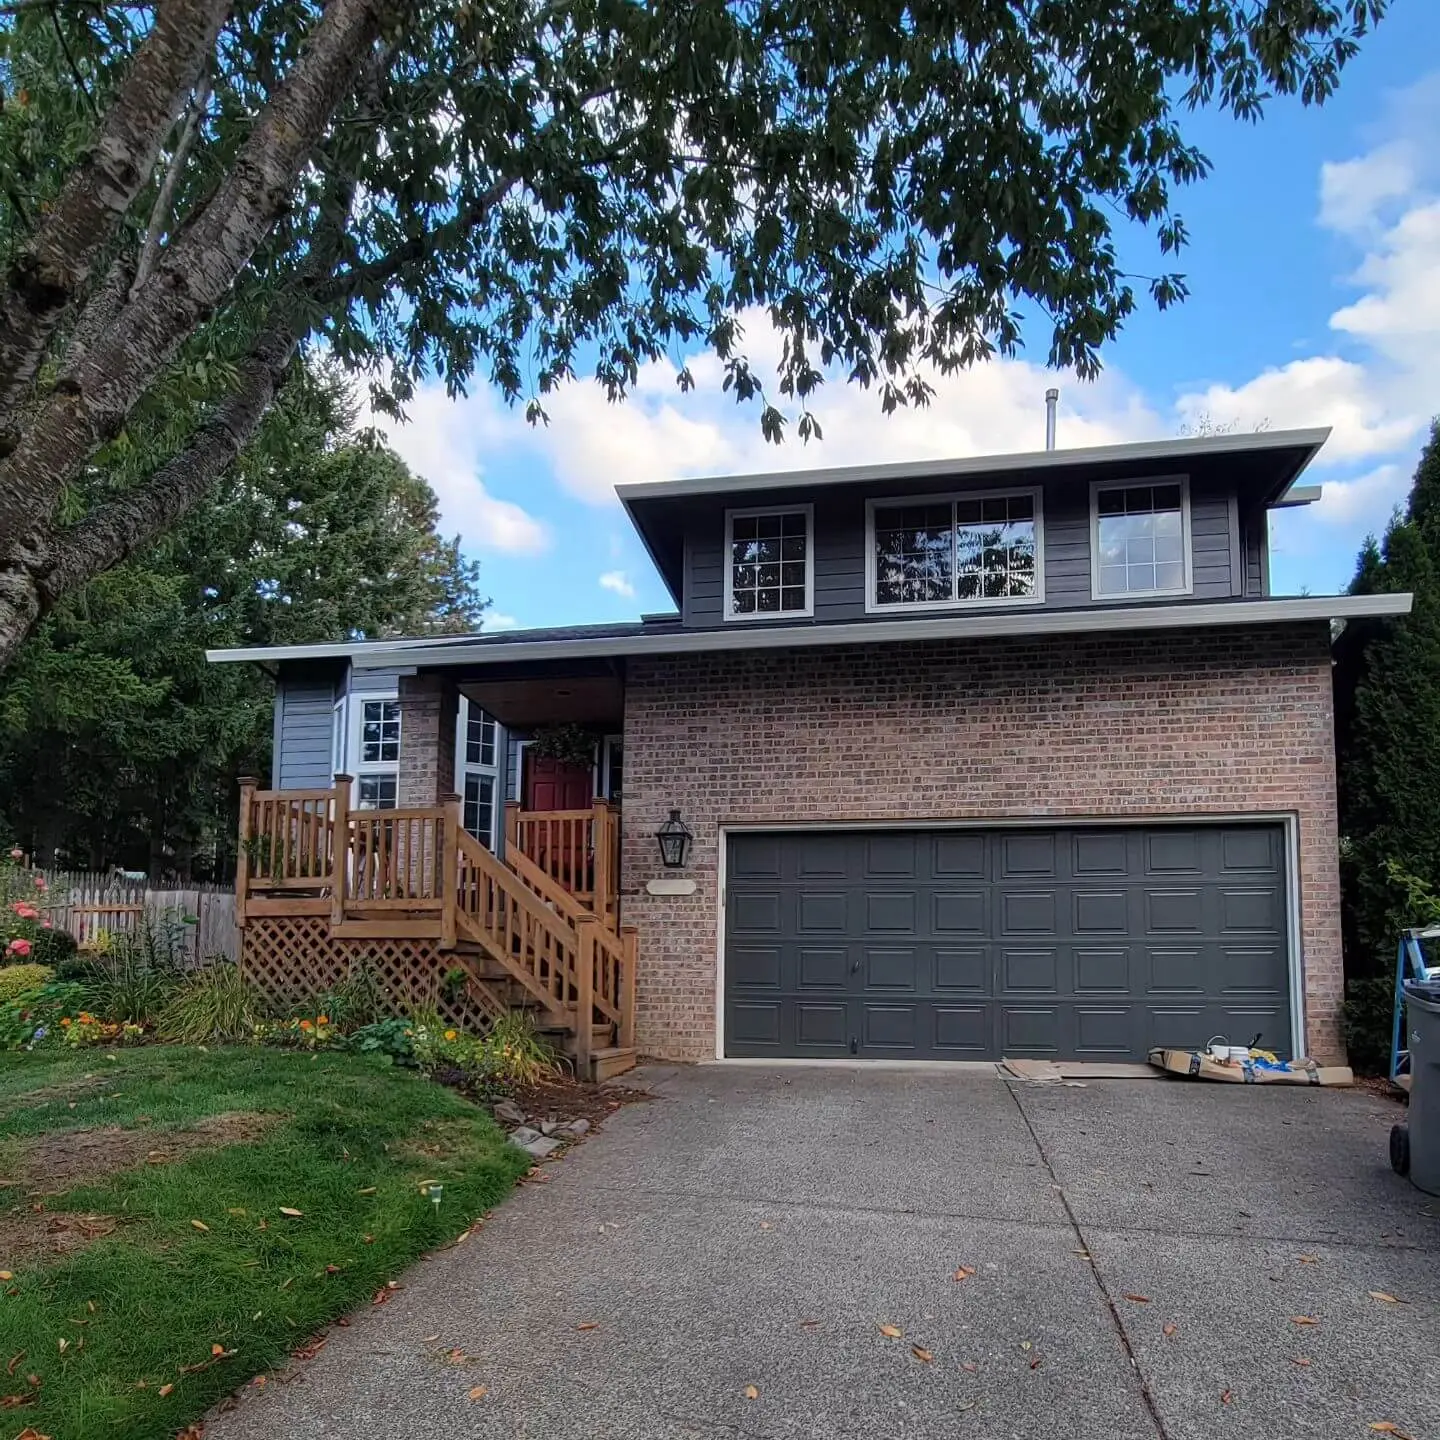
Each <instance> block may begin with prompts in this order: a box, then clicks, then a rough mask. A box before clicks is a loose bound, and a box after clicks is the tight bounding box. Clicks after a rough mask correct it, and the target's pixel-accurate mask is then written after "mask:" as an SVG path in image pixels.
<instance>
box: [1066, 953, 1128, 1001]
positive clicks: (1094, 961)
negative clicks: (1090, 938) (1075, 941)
mask: <svg viewBox="0 0 1440 1440" xmlns="http://www.w3.org/2000/svg"><path fill="white" fill-rule="evenodd" d="M1073 954H1074V957H1075V993H1076V994H1077V995H1098V994H1101V993H1104V992H1107V991H1108V992H1110V993H1113V994H1125V995H1128V994H1129V993H1130V990H1131V987H1132V984H1133V982H1132V980H1131V978H1130V947H1129V946H1128V945H1112V946H1105V947H1100V946H1095V945H1077V946H1076V947H1075V949H1074V951H1073Z"/></svg>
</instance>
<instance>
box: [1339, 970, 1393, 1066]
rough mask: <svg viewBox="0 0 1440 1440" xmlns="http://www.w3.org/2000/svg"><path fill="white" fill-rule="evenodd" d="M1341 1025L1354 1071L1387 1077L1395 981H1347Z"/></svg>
mask: <svg viewBox="0 0 1440 1440" xmlns="http://www.w3.org/2000/svg"><path fill="white" fill-rule="evenodd" d="M1342 1021H1343V1024H1344V1027H1345V1048H1346V1049H1347V1050H1348V1051H1349V1053H1350V1064H1351V1067H1352V1068H1353V1069H1355V1070H1356V1071H1358V1072H1359V1073H1360V1074H1362V1075H1388V1074H1389V1073H1390V1046H1391V1044H1392V1043H1393V1040H1394V1033H1395V1032H1394V1025H1395V977H1394V976H1393V975H1369V976H1364V977H1361V978H1359V979H1354V980H1348V981H1346V983H1345V1009H1344V1012H1343V1016H1342Z"/></svg>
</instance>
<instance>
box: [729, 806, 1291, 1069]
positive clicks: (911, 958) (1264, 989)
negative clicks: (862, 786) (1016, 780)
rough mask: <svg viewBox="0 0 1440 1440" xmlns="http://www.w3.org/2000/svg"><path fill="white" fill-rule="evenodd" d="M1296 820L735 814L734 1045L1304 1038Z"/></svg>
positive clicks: (1091, 1049)
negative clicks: (1297, 995) (961, 821)
mask: <svg viewBox="0 0 1440 1440" xmlns="http://www.w3.org/2000/svg"><path fill="white" fill-rule="evenodd" d="M1284 853H1285V852H1284V834H1283V832H1282V830H1281V828H1280V827H1279V826H1278V825H1155V826H1146V827H1140V826H1133V827H1132V826H1124V827H1120V826H1106V827H1095V828H1089V829H1068V828H1067V829H1049V830H1032V829H1028V828H1015V829H1006V830H932V831H925V830H894V831H855V832H849V833H833V832H789V833H783V834H765V835H758V834H757V835H750V834H746V835H735V836H731V838H730V842H729V854H728V857H727V870H726V886H725V1053H726V1054H727V1055H736V1056H742V1055H743V1056H765V1055H770V1056H776V1057H780V1056H802V1057H815V1058H824V1057H837V1058H838V1057H843V1056H849V1055H858V1056H862V1057H866V1056H868V1057H886V1056H888V1057H892V1058H897V1059H899V1058H908V1059H948V1060H987V1059H995V1058H998V1057H1000V1056H1002V1055H1009V1056H1013V1057H1020V1056H1051V1057H1055V1058H1061V1059H1089V1060H1142V1059H1144V1058H1145V1055H1146V1052H1147V1051H1148V1050H1149V1049H1150V1047H1151V1046H1152V1045H1170V1046H1187V1047H1188V1046H1198V1045H1202V1044H1203V1043H1204V1042H1205V1041H1206V1040H1207V1039H1209V1038H1210V1037H1211V1036H1212V1035H1215V1034H1224V1035H1226V1036H1228V1037H1229V1038H1230V1040H1231V1041H1232V1042H1233V1043H1237V1044H1243V1043H1246V1042H1248V1041H1249V1040H1250V1039H1251V1038H1252V1037H1253V1036H1254V1035H1255V1034H1256V1033H1257V1032H1259V1034H1260V1035H1261V1036H1262V1043H1264V1044H1265V1045H1266V1046H1268V1047H1269V1048H1271V1049H1273V1050H1276V1051H1278V1052H1281V1053H1282V1054H1289V1053H1290V1000H1289V981H1288V972H1287V962H1286V954H1287V947H1286V903H1285V864H1284Z"/></svg>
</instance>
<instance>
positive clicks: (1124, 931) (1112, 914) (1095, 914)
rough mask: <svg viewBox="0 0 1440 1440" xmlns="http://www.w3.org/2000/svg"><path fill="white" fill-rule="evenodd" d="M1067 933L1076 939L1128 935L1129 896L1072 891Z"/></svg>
mask: <svg viewBox="0 0 1440 1440" xmlns="http://www.w3.org/2000/svg"><path fill="white" fill-rule="evenodd" d="M1071 929H1072V930H1073V932H1074V933H1075V934H1076V935H1128V934H1129V933H1130V894H1129V892H1128V891H1126V890H1091V889H1085V890H1075V891H1073V892H1072V893H1071Z"/></svg>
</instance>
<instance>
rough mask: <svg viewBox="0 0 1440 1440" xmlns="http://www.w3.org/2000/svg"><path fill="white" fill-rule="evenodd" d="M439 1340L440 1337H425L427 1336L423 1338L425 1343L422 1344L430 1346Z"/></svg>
mask: <svg viewBox="0 0 1440 1440" xmlns="http://www.w3.org/2000/svg"><path fill="white" fill-rule="evenodd" d="M439 1338H440V1337H439V1336H438V1335H427V1336H426V1337H425V1342H424V1343H425V1344H426V1345H430V1344H432V1343H433V1342H434V1341H436V1340H438V1339H439Z"/></svg>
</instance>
